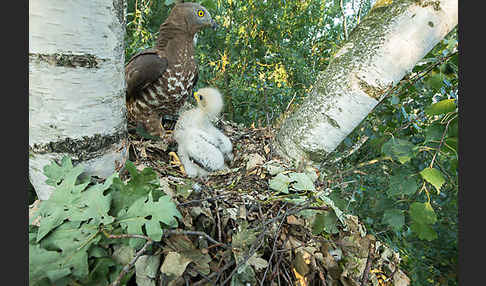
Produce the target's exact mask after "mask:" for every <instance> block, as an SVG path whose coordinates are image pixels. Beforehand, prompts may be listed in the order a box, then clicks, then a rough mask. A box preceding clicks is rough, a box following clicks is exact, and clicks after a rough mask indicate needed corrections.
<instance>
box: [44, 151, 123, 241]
mask: <svg viewBox="0 0 486 286" xmlns="http://www.w3.org/2000/svg"><path fill="white" fill-rule="evenodd" d="M68 162H70V160H68ZM66 166H67V167H65V168H64V169H63V170H64V172H66V174H64V175H63V176H62V177H63V180H62V182H61V184H60V185H59V186H57V187H56V188H55V189H54V191H53V192H52V194H51V197H50V198H49V199H48V200H47V201H44V202H43V203H42V204H41V205H40V207H39V211H38V213H39V214H40V215H41V220H40V226H39V231H38V233H37V242H39V241H40V240H41V239H42V238H43V237H45V236H46V235H47V234H48V233H49V232H50V231H51V230H53V229H54V228H56V227H58V226H59V225H61V224H62V223H63V222H64V221H65V220H70V221H72V222H83V221H88V220H89V221H90V223H92V224H94V225H96V226H98V225H99V224H101V223H103V224H109V223H111V222H113V220H114V218H113V217H111V216H109V215H108V211H109V210H110V203H111V195H103V192H104V191H105V190H107V189H108V188H109V187H110V186H111V184H112V181H113V178H114V177H115V174H114V175H112V176H110V177H109V178H108V179H107V180H106V181H105V183H104V184H103V185H99V184H97V185H94V186H92V187H90V188H89V189H88V190H86V191H84V192H83V190H84V189H86V187H87V186H88V184H89V182H84V183H81V184H76V182H77V180H78V177H79V175H81V173H83V171H84V168H83V166H81V165H78V166H76V167H72V165H71V167H68V166H69V164H67V165H66Z"/></svg>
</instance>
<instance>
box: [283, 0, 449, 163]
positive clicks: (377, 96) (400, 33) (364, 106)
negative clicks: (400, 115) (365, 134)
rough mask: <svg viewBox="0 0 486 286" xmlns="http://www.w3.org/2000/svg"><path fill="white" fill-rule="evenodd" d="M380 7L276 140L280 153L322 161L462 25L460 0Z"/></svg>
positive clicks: (410, 0) (411, 0) (404, 0)
mask: <svg viewBox="0 0 486 286" xmlns="http://www.w3.org/2000/svg"><path fill="white" fill-rule="evenodd" d="M377 3H382V4H381V5H382V6H381V7H376V5H375V7H373V9H372V11H371V12H370V13H369V14H368V15H367V16H366V17H365V18H364V19H363V20H362V22H361V23H360V24H359V25H358V26H357V27H356V28H355V29H354V30H353V32H352V33H351V34H350V35H349V39H348V41H346V42H345V43H344V45H343V46H342V47H341V48H340V49H339V50H338V51H337V53H336V54H335V55H334V57H333V58H332V60H331V62H330V63H329V66H328V67H327V68H326V70H325V71H324V72H322V73H321V74H319V76H318V79H317V82H316V83H315V85H314V88H313V90H312V91H311V93H310V94H309V95H308V96H307V97H306V98H305V100H304V102H303V103H302V105H301V106H299V108H298V109H296V111H295V112H293V113H292V114H291V115H290V116H289V117H288V118H287V119H286V120H285V121H284V122H283V124H282V126H281V128H280V129H279V132H278V134H277V136H276V140H275V147H276V150H277V152H278V153H279V154H280V155H282V156H284V157H286V158H288V159H292V160H294V161H315V162H318V161H322V160H324V159H325V158H326V156H327V155H328V154H329V153H331V152H333V151H334V150H335V148H336V147H337V146H338V145H339V144H340V143H341V142H342V141H343V140H344V139H345V138H346V136H348V135H349V134H350V133H351V132H352V131H353V129H354V128H355V127H356V126H357V125H358V124H359V123H360V122H361V121H362V120H363V119H364V118H365V117H366V116H367V115H368V114H369V113H370V112H371V111H372V110H373V108H374V107H375V106H376V105H377V104H378V102H380V101H381V100H382V99H383V96H384V95H385V91H386V90H387V89H388V88H389V87H392V86H394V85H396V84H397V83H398V82H399V81H400V80H401V79H402V78H403V77H404V76H405V74H406V73H407V72H410V71H411V70H412V68H413V67H414V66H415V64H416V63H417V62H418V61H419V60H420V59H422V58H423V57H424V56H425V55H426V54H427V53H428V52H429V51H430V50H431V49H432V48H433V47H434V46H435V45H436V44H437V43H438V42H439V41H440V40H442V39H443V38H444V37H445V36H446V35H447V34H448V33H449V32H450V31H451V30H452V29H453V28H454V27H455V26H456V25H457V22H458V16H457V13H458V7H457V6H458V0H438V1H428V0H422V1H418V0H394V1H378V2H377ZM383 3H384V4H383Z"/></svg>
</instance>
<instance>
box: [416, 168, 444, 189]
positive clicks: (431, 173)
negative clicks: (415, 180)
mask: <svg viewBox="0 0 486 286" xmlns="http://www.w3.org/2000/svg"><path fill="white" fill-rule="evenodd" d="M420 175H421V176H422V178H423V179H424V180H426V181H427V182H429V183H430V184H432V185H433V186H434V187H435V188H436V190H437V192H440V187H442V185H443V184H444V183H445V179H444V176H443V175H442V173H441V172H440V171H439V170H437V169H435V168H425V169H423V170H422V171H421V172H420Z"/></svg>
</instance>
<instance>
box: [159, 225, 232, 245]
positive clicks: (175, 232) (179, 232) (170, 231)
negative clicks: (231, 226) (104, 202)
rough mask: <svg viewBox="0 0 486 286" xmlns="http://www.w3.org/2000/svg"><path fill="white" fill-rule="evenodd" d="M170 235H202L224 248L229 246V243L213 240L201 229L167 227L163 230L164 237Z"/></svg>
mask: <svg viewBox="0 0 486 286" xmlns="http://www.w3.org/2000/svg"><path fill="white" fill-rule="evenodd" d="M170 235H198V236H203V237H205V238H206V239H207V240H209V241H210V242H212V243H214V244H218V245H220V246H223V247H224V248H230V246H229V245H226V244H224V243H222V242H219V241H217V240H215V239H214V238H212V237H210V236H209V235H207V234H206V233H204V232H202V231H190V230H174V229H168V230H165V231H164V235H163V236H164V237H167V236H170Z"/></svg>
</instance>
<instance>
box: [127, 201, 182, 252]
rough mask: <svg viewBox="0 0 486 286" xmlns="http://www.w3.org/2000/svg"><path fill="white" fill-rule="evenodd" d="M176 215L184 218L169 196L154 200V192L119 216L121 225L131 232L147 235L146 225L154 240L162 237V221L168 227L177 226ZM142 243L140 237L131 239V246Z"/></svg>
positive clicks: (148, 233)
mask: <svg viewBox="0 0 486 286" xmlns="http://www.w3.org/2000/svg"><path fill="white" fill-rule="evenodd" d="M175 217H178V218H182V215H181V214H180V213H179V211H178V210H177V207H176V205H175V204H174V202H172V201H171V198H170V197H169V196H162V197H160V198H159V200H158V201H154V200H153V197H152V192H150V193H149V195H148V198H147V197H141V198H139V199H138V200H136V201H135V202H134V203H133V204H132V205H131V206H130V208H128V210H126V211H125V210H122V211H121V212H120V214H119V217H118V222H119V223H120V225H121V226H122V227H123V228H125V229H126V231H127V233H129V234H140V235H145V234H144V232H143V229H142V227H143V226H145V230H146V232H147V236H148V237H150V238H151V239H153V240H154V241H160V240H161V239H162V234H163V229H162V227H161V225H160V223H163V224H165V225H166V226H168V227H177V220H176V219H175ZM139 245H140V239H137V238H135V239H133V238H132V239H130V246H132V247H136V246H139Z"/></svg>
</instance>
